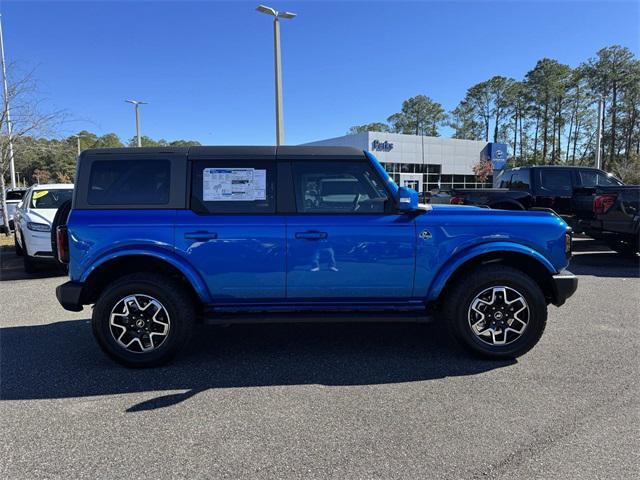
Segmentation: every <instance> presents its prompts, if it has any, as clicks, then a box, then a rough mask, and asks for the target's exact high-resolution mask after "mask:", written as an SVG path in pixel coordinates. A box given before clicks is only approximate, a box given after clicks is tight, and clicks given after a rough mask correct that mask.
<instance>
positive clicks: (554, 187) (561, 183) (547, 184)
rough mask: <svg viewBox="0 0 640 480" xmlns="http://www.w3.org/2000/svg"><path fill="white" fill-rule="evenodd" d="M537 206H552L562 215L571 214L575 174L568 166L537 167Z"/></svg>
mask: <svg viewBox="0 0 640 480" xmlns="http://www.w3.org/2000/svg"><path fill="white" fill-rule="evenodd" d="M535 175H536V176H537V178H536V183H537V185H538V188H537V191H536V207H545V208H551V209H552V210H554V211H555V212H556V213H559V214H561V215H570V214H572V213H573V210H572V197H573V175H572V172H571V170H570V169H568V168H537V169H536V170H535Z"/></svg>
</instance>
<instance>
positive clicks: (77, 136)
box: [72, 134, 86, 156]
mask: <svg viewBox="0 0 640 480" xmlns="http://www.w3.org/2000/svg"><path fill="white" fill-rule="evenodd" d="M72 136H74V137H76V139H77V140H78V156H80V152H81V149H80V139H81V138H83V137H85V136H86V135H80V134H78V135H72Z"/></svg>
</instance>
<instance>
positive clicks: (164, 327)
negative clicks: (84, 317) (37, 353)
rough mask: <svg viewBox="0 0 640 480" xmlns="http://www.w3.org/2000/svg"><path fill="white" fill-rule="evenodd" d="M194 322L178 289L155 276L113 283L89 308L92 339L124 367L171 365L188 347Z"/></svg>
mask: <svg viewBox="0 0 640 480" xmlns="http://www.w3.org/2000/svg"><path fill="white" fill-rule="evenodd" d="M194 319H195V311H194V307H193V302H192V300H191V298H190V296H189V294H188V292H187V291H186V289H185V288H184V286H183V285H182V284H180V283H179V282H177V281H175V280H173V279H172V278H167V277H164V276H160V275H155V274H147V273H141V274H132V275H127V276H125V277H123V278H121V279H119V280H116V281H115V282H113V283H112V284H111V285H109V286H108V287H107V288H106V289H105V291H104V292H103V293H102V295H101V296H100V298H99V299H98V302H97V303H96V304H95V307H94V309H93V316H92V319H91V323H92V327H93V334H94V336H95V338H96V340H97V341H98V344H99V345H100V347H101V348H102V350H103V351H104V352H105V353H106V354H107V355H108V356H109V357H111V358H112V359H113V360H115V361H117V362H119V363H121V364H123V365H125V366H127V367H153V366H157V365H161V364H164V363H166V362H168V361H169V360H171V359H172V358H173V357H174V356H175V355H176V354H177V353H178V352H179V351H180V349H181V348H182V347H183V346H184V345H185V344H186V343H187V341H188V339H189V337H190V336H191V331H192V329H193V324H194Z"/></svg>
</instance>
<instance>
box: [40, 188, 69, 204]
mask: <svg viewBox="0 0 640 480" xmlns="http://www.w3.org/2000/svg"><path fill="white" fill-rule="evenodd" d="M72 195H73V190H71V189H68V190H67V189H64V190H63V189H55V190H34V191H33V193H32V194H31V202H30V206H29V208H58V207H60V205H62V204H63V203H64V202H66V201H67V200H71V197H72Z"/></svg>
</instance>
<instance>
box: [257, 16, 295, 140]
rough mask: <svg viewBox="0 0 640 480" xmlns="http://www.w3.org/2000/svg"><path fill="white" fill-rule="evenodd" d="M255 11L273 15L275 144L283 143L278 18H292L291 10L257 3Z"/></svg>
mask: <svg viewBox="0 0 640 480" xmlns="http://www.w3.org/2000/svg"><path fill="white" fill-rule="evenodd" d="M256 10H257V11H259V12H262V13H266V14H267V15H271V16H273V51H274V60H275V71H276V145H282V144H283V143H284V125H283V124H282V64H281V61H280V19H281V18H286V19H292V18H294V17H295V16H296V14H295V13H291V12H278V11H277V10H274V9H273V8H271V7H267V6H265V5H259V6H258V7H257V8H256Z"/></svg>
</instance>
